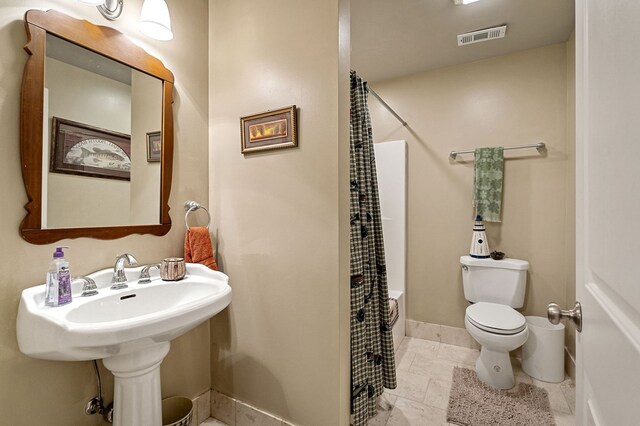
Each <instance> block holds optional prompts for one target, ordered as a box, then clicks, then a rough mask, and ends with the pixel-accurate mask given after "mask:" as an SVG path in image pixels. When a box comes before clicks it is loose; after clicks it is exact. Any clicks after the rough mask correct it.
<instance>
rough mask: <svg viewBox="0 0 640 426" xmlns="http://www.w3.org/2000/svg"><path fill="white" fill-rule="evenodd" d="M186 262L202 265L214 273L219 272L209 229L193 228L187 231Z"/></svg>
mask: <svg viewBox="0 0 640 426" xmlns="http://www.w3.org/2000/svg"><path fill="white" fill-rule="evenodd" d="M184 260H185V262H190V263H201V264H203V265H204V266H206V267H208V268H211V269H213V270H214V271H217V270H218V265H217V264H216V260H215V258H214V257H213V247H212V246H211V237H210V236H209V228H207V227H204V226H192V227H191V228H189V229H187V233H186V235H185V236H184Z"/></svg>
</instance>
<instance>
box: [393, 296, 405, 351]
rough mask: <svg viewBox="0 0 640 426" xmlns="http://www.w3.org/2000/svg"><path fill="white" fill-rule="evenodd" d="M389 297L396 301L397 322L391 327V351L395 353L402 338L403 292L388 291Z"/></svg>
mask: <svg viewBox="0 0 640 426" xmlns="http://www.w3.org/2000/svg"><path fill="white" fill-rule="evenodd" d="M389 297H390V298H392V299H396V300H397V301H398V313H399V316H398V320H397V321H396V323H395V324H394V325H393V350H394V351H397V350H398V347H399V346H400V343H401V342H402V339H403V338H404V326H405V318H406V317H407V314H406V311H405V307H404V306H405V301H404V292H402V291H397V290H389Z"/></svg>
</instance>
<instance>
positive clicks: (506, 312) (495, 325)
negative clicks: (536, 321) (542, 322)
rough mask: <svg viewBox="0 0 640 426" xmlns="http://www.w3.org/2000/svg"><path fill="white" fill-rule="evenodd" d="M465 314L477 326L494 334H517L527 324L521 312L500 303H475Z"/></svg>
mask: <svg viewBox="0 0 640 426" xmlns="http://www.w3.org/2000/svg"><path fill="white" fill-rule="evenodd" d="M465 316H466V317H467V319H468V320H469V322H470V323H471V324H472V325H474V326H475V327H477V328H479V329H480V330H484V331H486V332H488V333H493V334H504V335H510V334H517V333H520V332H521V331H522V330H524V329H525V327H526V326H527V322H526V320H525V318H524V316H523V315H522V314H521V313H520V312H518V311H516V310H515V309H513V308H512V307H511V306H507V305H501V304H499V303H489V302H478V303H475V304H473V305H471V306H469V307H468V308H467V310H466V313H465Z"/></svg>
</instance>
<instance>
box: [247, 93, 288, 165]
mask: <svg viewBox="0 0 640 426" xmlns="http://www.w3.org/2000/svg"><path fill="white" fill-rule="evenodd" d="M296 112H297V109H296V106H295V105H292V106H289V107H286V108H280V109H278V110H275V111H267V112H263V113H260V114H254V115H248V116H246V117H241V118H240V132H241V137H242V146H241V147H240V148H241V149H240V150H241V152H242V153H243V154H246V153H250V152H255V151H265V150H269V149H279V148H290V147H294V146H298V133H297V132H298V123H297V117H296V116H297V113H296Z"/></svg>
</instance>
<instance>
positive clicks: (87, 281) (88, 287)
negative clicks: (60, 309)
mask: <svg viewBox="0 0 640 426" xmlns="http://www.w3.org/2000/svg"><path fill="white" fill-rule="evenodd" d="M72 281H82V282H83V284H82V294H81V295H80V296H81V297H87V296H95V295H96V294H98V285H97V284H96V282H95V281H94V280H93V279H91V278H89V277H75V278H72Z"/></svg>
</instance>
